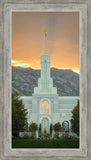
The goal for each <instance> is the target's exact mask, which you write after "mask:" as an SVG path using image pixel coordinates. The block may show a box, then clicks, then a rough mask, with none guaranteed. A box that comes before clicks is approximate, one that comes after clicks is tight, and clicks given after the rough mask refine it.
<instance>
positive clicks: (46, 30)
mask: <svg viewBox="0 0 91 160" xmlns="http://www.w3.org/2000/svg"><path fill="white" fill-rule="evenodd" d="M46 41H47V29H46V30H45V50H47V48H46V43H47V42H46Z"/></svg>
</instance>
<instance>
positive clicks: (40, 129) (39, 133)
mask: <svg viewBox="0 0 91 160" xmlns="http://www.w3.org/2000/svg"><path fill="white" fill-rule="evenodd" d="M39 134H41V124H40V125H39Z"/></svg>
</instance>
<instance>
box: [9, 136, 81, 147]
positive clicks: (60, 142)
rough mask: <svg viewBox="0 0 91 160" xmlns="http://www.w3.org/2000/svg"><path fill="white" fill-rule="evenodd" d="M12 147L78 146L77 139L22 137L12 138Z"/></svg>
mask: <svg viewBox="0 0 91 160" xmlns="http://www.w3.org/2000/svg"><path fill="white" fill-rule="evenodd" d="M12 148H79V139H76V138H71V139H68V138H60V139H56V140H54V139H49V140H45V139H41V140H39V139H22V138H13V139H12Z"/></svg>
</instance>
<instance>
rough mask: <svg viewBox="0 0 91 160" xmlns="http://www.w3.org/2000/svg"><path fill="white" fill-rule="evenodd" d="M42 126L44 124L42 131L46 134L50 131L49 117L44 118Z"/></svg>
mask: <svg viewBox="0 0 91 160" xmlns="http://www.w3.org/2000/svg"><path fill="white" fill-rule="evenodd" d="M41 126H42V133H43V134H44V133H45V134H46V133H50V127H49V120H48V118H43V119H42V123H41Z"/></svg>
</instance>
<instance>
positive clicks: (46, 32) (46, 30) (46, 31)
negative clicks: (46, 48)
mask: <svg viewBox="0 0 91 160" xmlns="http://www.w3.org/2000/svg"><path fill="white" fill-rule="evenodd" d="M45 37H47V29H46V30H45Z"/></svg>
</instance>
